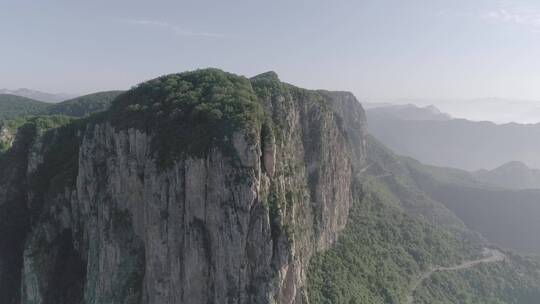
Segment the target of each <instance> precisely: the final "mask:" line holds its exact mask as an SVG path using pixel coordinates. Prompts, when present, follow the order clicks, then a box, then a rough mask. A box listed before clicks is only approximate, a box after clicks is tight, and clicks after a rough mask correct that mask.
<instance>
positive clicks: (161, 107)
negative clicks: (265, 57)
mask: <svg viewBox="0 0 540 304" xmlns="http://www.w3.org/2000/svg"><path fill="white" fill-rule="evenodd" d="M108 115H109V117H110V120H111V122H112V123H113V125H114V126H115V127H117V128H120V129H123V128H132V127H133V128H138V129H141V130H145V131H148V132H150V133H151V134H154V135H155V140H156V142H155V146H156V147H160V148H159V153H160V155H159V158H160V160H161V161H162V162H164V163H167V162H168V160H170V159H171V158H173V157H175V155H176V156H178V155H179V154H181V153H182V152H187V153H189V154H196V155H199V154H201V153H203V152H204V151H208V147H210V146H211V145H219V146H220V147H221V148H223V149H228V148H230V147H231V146H232V134H233V131H234V130H237V129H240V128H243V129H246V130H248V131H250V130H251V132H249V133H251V134H252V135H253V136H256V134H258V133H257V132H255V131H256V129H257V128H260V124H261V121H262V119H263V116H264V112H263V110H262V107H261V105H260V103H259V102H258V101H257V96H256V95H255V93H254V91H253V88H252V86H251V83H250V82H249V80H248V79H247V78H245V77H241V76H236V75H234V74H229V73H225V72H223V71H220V70H217V69H206V70H198V71H194V72H187V73H180V74H172V75H167V76H163V77H160V78H157V79H154V80H150V81H148V82H145V83H142V84H140V85H139V86H137V87H135V88H134V89H132V90H130V91H128V92H126V93H125V94H122V95H121V96H120V97H119V98H118V99H116V100H115V102H114V103H113V105H112V106H111V109H110V111H109V112H108Z"/></svg>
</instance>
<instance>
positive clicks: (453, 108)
mask: <svg viewBox="0 0 540 304" xmlns="http://www.w3.org/2000/svg"><path fill="white" fill-rule="evenodd" d="M370 104H371V105H373V104H375V105H376V104H390V105H403V104H415V105H418V106H422V107H424V106H429V105H435V106H436V107H437V108H438V109H440V110H441V111H443V112H445V113H449V114H450V115H452V116H453V117H460V118H463V119H467V120H471V121H492V122H495V123H497V124H507V123H520V124H536V123H539V122H540V116H538V114H539V113H540V107H539V106H538V104H539V103H538V100H526V99H510V98H476V99H411V98H409V99H399V98H398V99H373V100H371V103H370Z"/></svg>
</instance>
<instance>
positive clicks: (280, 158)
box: [0, 73, 365, 304]
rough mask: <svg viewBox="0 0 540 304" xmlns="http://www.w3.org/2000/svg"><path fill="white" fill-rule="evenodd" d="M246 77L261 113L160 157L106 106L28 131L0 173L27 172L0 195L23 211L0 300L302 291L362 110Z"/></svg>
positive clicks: (336, 226) (334, 212)
mask: <svg viewBox="0 0 540 304" xmlns="http://www.w3.org/2000/svg"><path fill="white" fill-rule="evenodd" d="M180 75H182V74H180ZM228 77H232V76H228ZM235 77H236V76H235ZM233 80H234V81H236V78H235V79H233ZM241 81H247V80H241ZM194 85H195V84H194ZM250 85H251V86H252V88H253V92H254V93H255V94H256V96H257V103H259V104H260V106H261V108H263V109H264V113H265V116H264V117H265V119H261V120H259V121H258V122H257V124H255V125H253V126H250V128H251V129H250V130H246V128H237V129H236V130H234V132H233V133H232V135H231V136H230V137H226V138H224V139H223V140H224V142H227V143H228V144H227V146H224V144H223V142H222V141H220V142H214V143H213V144H210V145H209V146H208V147H207V149H206V150H204V151H203V153H197V154H194V153H183V152H182V153H178V154H177V155H175V157H174V158H173V159H172V161H171V162H168V163H167V165H166V166H163V165H162V164H161V163H160V161H159V157H158V156H159V155H160V149H161V147H160V146H156V141H155V139H156V136H159V133H158V130H153V129H150V128H140V127H129V128H127V127H126V128H125V127H119V126H118V125H117V124H115V123H114V121H110V120H108V119H107V116H106V115H105V116H102V117H101V118H100V119H95V120H92V119H88V120H87V121H85V122H84V123H79V124H77V125H76V126H73V125H68V126H67V127H64V128H63V129H62V130H60V131H55V132H52V133H51V132H48V133H46V135H44V137H35V138H33V139H32V140H31V141H30V142H31V144H30V146H28V147H26V151H27V152H26V154H25V155H26V156H24V157H22V158H21V162H20V164H19V167H20V168H22V169H18V170H19V171H17V172H19V174H17V176H15V175H14V176H5V174H4V172H2V174H1V175H2V177H3V178H2V180H1V184H0V190H2V189H4V190H5V189H7V187H9V184H10V183H14V182H15V181H16V180H22V181H24V183H22V184H21V186H20V187H19V188H20V191H19V192H18V193H19V196H17V197H15V198H8V196H7V195H4V194H2V193H4V192H5V191H4V192H0V194H2V196H0V208H3V206H7V204H8V202H13V204H14V205H17V206H19V207H20V209H21V210H22V212H23V214H25V215H26V216H25V217H24V218H25V220H24V221H20V223H19V224H20V227H18V230H19V231H21V232H20V234H19V237H18V240H17V241H15V240H13V241H12V242H11V243H10V244H11V245H14V244H18V245H19V247H18V248H19V249H17V250H15V249H10V250H9V251H10V252H11V253H12V254H11V256H12V257H13V258H14V259H16V260H17V261H18V262H17V263H16V264H13V265H12V266H13V267H4V266H2V267H0V280H2V282H4V281H6V280H5V279H4V278H7V277H10V278H14V282H16V283H15V284H14V286H20V288H12V289H10V290H7V289H6V288H0V293H1V294H0V299H2V303H32V304H33V303H43V304H47V303H60V304H61V303H66V304H67V303H100V304H102V303H156V304H157V303H159V304H162V303H291V304H292V303H307V295H306V290H305V272H306V267H307V263H308V261H309V259H310V257H311V256H312V255H313V254H314V253H315V252H316V251H318V250H323V249H325V248H328V247H329V246H331V245H332V244H333V242H335V240H336V238H337V236H338V233H339V231H340V230H341V229H343V227H344V226H345V224H346V222H347V217H348V211H349V208H350V205H351V202H352V189H351V184H352V182H353V170H354V169H353V167H354V166H356V165H358V166H360V163H362V162H363V161H364V159H365V158H364V156H365V151H364V147H363V146H359V147H356V141H360V142H361V141H362V138H361V135H360V137H359V135H358V134H363V133H362V132H363V131H362V130H363V122H364V117H363V111H362V109H361V107H360V104H359V103H358V102H357V101H356V100H355V99H354V97H352V95H346V96H345V98H344V99H343V98H337V97H336V96H334V95H333V94H332V93H329V92H328V93H324V94H323V93H320V92H315V91H308V90H303V89H299V88H296V87H293V86H290V85H287V84H283V83H281V82H279V81H278V79H277V76H276V75H275V74H273V73H267V74H263V75H261V76H258V77H255V78H253V79H251V81H250ZM339 96H342V95H339ZM345 112H347V113H348V114H347V115H349V116H346V115H344V113H345ZM354 115H360V116H361V117H354ZM349 121H353V122H354V123H355V126H353V127H351V126H347V128H345V127H344V125H345V124H348V123H349ZM356 126H358V127H359V128H361V129H362V130H359V132H354V131H355V130H354V128H355V127H356ZM254 133H255V134H259V135H258V136H252V135H253V134H254ZM47 134H48V135H47ZM352 134H354V136H356V137H353V135H352ZM66 142H67V143H66ZM60 146H61V147H64V148H65V147H67V148H66V149H68V152H67V153H68V154H66V155H64V156H62V159H63V161H62V162H59V156H58V155H59V154H60V152H59V150H58V147H60ZM353 146H355V147H356V148H355V149H352V148H351V147H353ZM62 151H63V150H62ZM51 164H54V165H51ZM5 165H6V166H8V167H9V165H8V164H5ZM19 167H17V168H19ZM29 167H32V168H31V169H28V168H29ZM13 170H15V168H13ZM13 204H12V205H13ZM2 212H6V211H5V210H4V209H2ZM6 229H7V228H5V227H4V226H0V233H7V232H6V231H7V230H6ZM7 245H9V244H7ZM7 245H6V246H7ZM0 252H1V251H0ZM8 262H9V261H8V260H7V258H6V255H5V254H4V252H2V254H0V265H6V264H8ZM2 287H3V286H2Z"/></svg>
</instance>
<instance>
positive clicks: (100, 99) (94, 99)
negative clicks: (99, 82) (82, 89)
mask: <svg viewBox="0 0 540 304" xmlns="http://www.w3.org/2000/svg"><path fill="white" fill-rule="evenodd" d="M121 93H122V91H107V92H98V93H94V94H89V95H84V96H80V97H76V98H74V99H70V100H66V101H63V102H60V103H57V104H55V105H52V106H51V107H49V109H48V113H49V114H51V115H55V114H56V115H67V116H74V117H84V116H88V115H90V114H92V113H96V112H100V111H104V110H106V109H108V108H109V106H110V105H111V103H112V101H113V100H114V99H115V98H116V97H118V95H120V94H121Z"/></svg>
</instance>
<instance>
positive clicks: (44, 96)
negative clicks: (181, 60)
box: [0, 88, 76, 102]
mask: <svg viewBox="0 0 540 304" xmlns="http://www.w3.org/2000/svg"><path fill="white" fill-rule="evenodd" d="M0 94H10V95H17V96H22V97H26V98H31V99H34V100H38V101H45V102H60V101H64V100H66V99H70V98H74V97H76V95H70V94H64V93H59V94H52V93H46V92H41V91H36V90H30V89H25V88H21V89H17V90H8V89H0Z"/></svg>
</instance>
